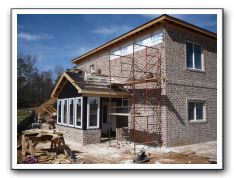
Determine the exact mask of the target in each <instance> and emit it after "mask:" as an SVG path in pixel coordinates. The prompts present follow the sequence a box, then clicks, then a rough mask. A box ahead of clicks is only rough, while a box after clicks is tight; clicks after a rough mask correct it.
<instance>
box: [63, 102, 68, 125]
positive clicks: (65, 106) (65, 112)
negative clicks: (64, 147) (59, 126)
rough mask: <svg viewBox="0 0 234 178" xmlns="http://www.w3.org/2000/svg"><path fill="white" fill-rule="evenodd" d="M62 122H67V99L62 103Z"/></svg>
mask: <svg viewBox="0 0 234 178" xmlns="http://www.w3.org/2000/svg"><path fill="white" fill-rule="evenodd" d="M63 123H64V124H67V100H64V104H63Z"/></svg>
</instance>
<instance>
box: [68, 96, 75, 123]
mask: <svg viewBox="0 0 234 178" xmlns="http://www.w3.org/2000/svg"><path fill="white" fill-rule="evenodd" d="M71 100H73V105H72V107H73V118H72V119H73V124H70V120H71V118H70V116H71V114H70V106H71V104H70V101H71ZM75 101H76V100H75V98H69V99H68V115H69V117H68V126H70V127H74V125H75V123H74V122H75V117H76V115H75V114H76V111H75V105H74V102H75Z"/></svg>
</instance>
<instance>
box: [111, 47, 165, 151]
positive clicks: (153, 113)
mask: <svg viewBox="0 0 234 178" xmlns="http://www.w3.org/2000/svg"><path fill="white" fill-rule="evenodd" d="M139 48H142V49H141V52H139V50H138V49H139ZM132 49H133V51H132V53H131V55H130V54H128V55H124V56H121V55H116V54H110V56H112V55H113V56H116V57H118V58H119V60H120V61H121V71H120V72H119V76H116V78H117V79H118V80H119V81H121V82H118V83H114V82H113V80H111V78H112V76H113V74H112V66H111V57H110V58H109V78H110V80H109V85H110V88H111V87H112V86H123V87H125V88H127V89H128V90H129V91H130V92H131V94H130V96H131V97H130V98H129V99H130V105H131V107H130V112H129V113H112V112H110V113H109V115H110V117H109V121H108V122H109V130H111V128H110V127H111V123H110V122H111V116H128V117H130V118H131V119H130V124H129V132H128V133H129V134H130V135H129V137H128V138H130V139H131V141H132V142H133V143H134V154H135V152H136V142H138V141H139V140H137V138H136V137H139V135H137V136H136V133H137V132H138V133H140V132H139V130H141V131H142V132H141V133H145V134H146V135H145V139H144V140H141V143H145V144H147V145H149V144H150V145H152V144H153V145H155V146H161V145H162V140H161V80H162V77H161V52H160V49H158V48H156V47H152V46H145V45H142V44H136V43H134V44H133V48H132ZM144 52H145V56H144V55H142V54H144ZM129 69H130V70H129ZM117 73H118V72H115V75H117ZM126 76H129V78H128V79H126ZM138 89H144V90H145V93H144V95H143V96H141V97H140V98H139V94H140V93H139V91H138ZM140 100H141V101H140ZM142 101H144V104H143V103H142ZM111 104H112V103H111V98H109V107H110V108H112V106H111ZM123 107H124V106H123ZM143 118H145V119H146V124H145V125H142V124H144V122H139V121H140V120H139V119H143ZM152 133H153V134H154V136H152ZM118 137H119V135H118ZM141 137H143V136H141ZM118 140H120V138H118ZM110 142H111V139H110V135H109V143H110ZM110 144H111V143H110Z"/></svg>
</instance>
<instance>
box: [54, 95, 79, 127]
mask: <svg viewBox="0 0 234 178" xmlns="http://www.w3.org/2000/svg"><path fill="white" fill-rule="evenodd" d="M78 99H80V102H81V121H80V122H81V124H80V126H77V125H76V121H77V106H76V102H77V100H78ZM65 100H66V101H67V103H68V104H67V123H64V122H63V120H64V101H65ZM70 100H74V103H75V105H74V103H73V125H71V124H70V119H71V118H70ZM58 102H61V105H60V107H61V122H60V123H59V122H58V118H59V113H58V106H59V105H58ZM57 124H58V125H63V126H67V127H73V128H79V129H82V127H83V97H74V98H63V99H58V101H57Z"/></svg>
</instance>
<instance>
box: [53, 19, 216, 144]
mask: <svg viewBox="0 0 234 178" xmlns="http://www.w3.org/2000/svg"><path fill="white" fill-rule="evenodd" d="M216 49H217V37H216V34H215V33H212V32H209V31H207V30H205V29H202V28H200V27H197V26H194V25H192V24H189V23H187V22H184V21H181V20H179V19H176V18H174V17H171V16H168V15H162V16H160V17H158V18H156V19H154V20H152V21H150V22H148V23H146V24H144V25H142V26H140V27H138V28H136V29H134V30H132V31H130V32H128V33H125V34H123V35H122V36H120V37H117V38H115V39H113V40H112V41H109V42H107V43H105V44H103V45H102V46H100V47H97V48H96V49H94V50H91V51H89V52H87V53H85V54H83V55H82V56H80V57H78V58H75V59H74V60H72V62H73V63H74V64H76V67H74V68H72V69H70V70H68V71H67V72H64V73H63V75H62V76H61V78H60V79H59V81H58V83H57V85H56V87H55V89H54V91H53V93H52V95H51V97H54V98H57V129H59V130H60V131H64V135H65V138H66V137H67V139H72V140H74V141H77V142H79V143H83V144H91V143H100V142H101V137H107V138H109V139H110V140H111V138H116V139H117V141H119V142H121V141H130V142H132V143H134V147H135V144H137V143H140V144H146V145H152V146H176V145H185V144H193V143H199V142H206V141H211V140H216V133H217V87H216V83H217V68H216V67H217V66H216V64H217V55H216V54H217V52H216Z"/></svg>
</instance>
